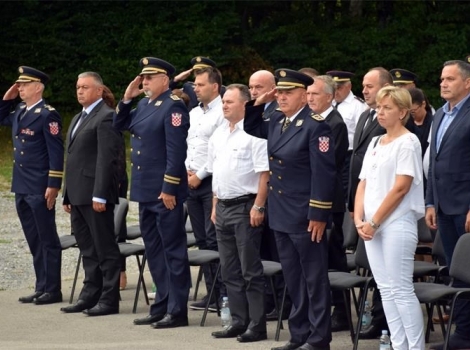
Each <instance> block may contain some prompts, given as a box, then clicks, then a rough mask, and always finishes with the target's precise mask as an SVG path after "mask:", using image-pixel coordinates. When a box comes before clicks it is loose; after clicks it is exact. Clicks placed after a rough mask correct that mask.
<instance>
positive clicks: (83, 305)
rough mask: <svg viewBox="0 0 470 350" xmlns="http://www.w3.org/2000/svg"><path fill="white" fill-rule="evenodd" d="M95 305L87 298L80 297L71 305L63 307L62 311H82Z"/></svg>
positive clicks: (67, 312)
mask: <svg viewBox="0 0 470 350" xmlns="http://www.w3.org/2000/svg"><path fill="white" fill-rule="evenodd" d="M93 306H94V304H91V303H88V302H86V301H85V300H81V299H78V301H77V302H76V303H75V304H73V305H69V306H65V307H61V308H60V311H62V312H65V313H66V314H73V313H77V312H82V311H84V310H86V309H90V308H92V307H93Z"/></svg>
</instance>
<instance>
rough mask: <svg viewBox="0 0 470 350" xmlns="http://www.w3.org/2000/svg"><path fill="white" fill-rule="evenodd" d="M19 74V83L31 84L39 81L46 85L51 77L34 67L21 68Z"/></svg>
mask: <svg viewBox="0 0 470 350" xmlns="http://www.w3.org/2000/svg"><path fill="white" fill-rule="evenodd" d="M18 72H19V73H20V76H19V77H18V80H17V81H16V82H17V83H31V82H33V81H37V82H40V83H43V84H46V83H47V82H48V81H49V76H48V75H47V74H46V73H43V72H41V71H40V70H37V69H35V68H32V67H28V66H21V67H19V68H18Z"/></svg>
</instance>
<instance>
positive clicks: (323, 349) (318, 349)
mask: <svg viewBox="0 0 470 350" xmlns="http://www.w3.org/2000/svg"><path fill="white" fill-rule="evenodd" d="M297 350H330V346H329V345H327V346H315V345H312V344H309V343H305V344H304V345H302V346H300V347H298V348H297Z"/></svg>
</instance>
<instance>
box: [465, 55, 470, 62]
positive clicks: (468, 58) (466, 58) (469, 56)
mask: <svg viewBox="0 0 470 350" xmlns="http://www.w3.org/2000/svg"><path fill="white" fill-rule="evenodd" d="M464 61H465V62H467V63H470V55H468V56H467V57H465V59H464Z"/></svg>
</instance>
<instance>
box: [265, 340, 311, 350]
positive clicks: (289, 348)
mask: <svg viewBox="0 0 470 350" xmlns="http://www.w3.org/2000/svg"><path fill="white" fill-rule="evenodd" d="M302 345H303V344H300V343H292V342H290V341H288V342H287V343H286V344H284V345H283V346H278V347H275V348H271V350H295V349H298V348H300V347H301V346H302Z"/></svg>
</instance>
